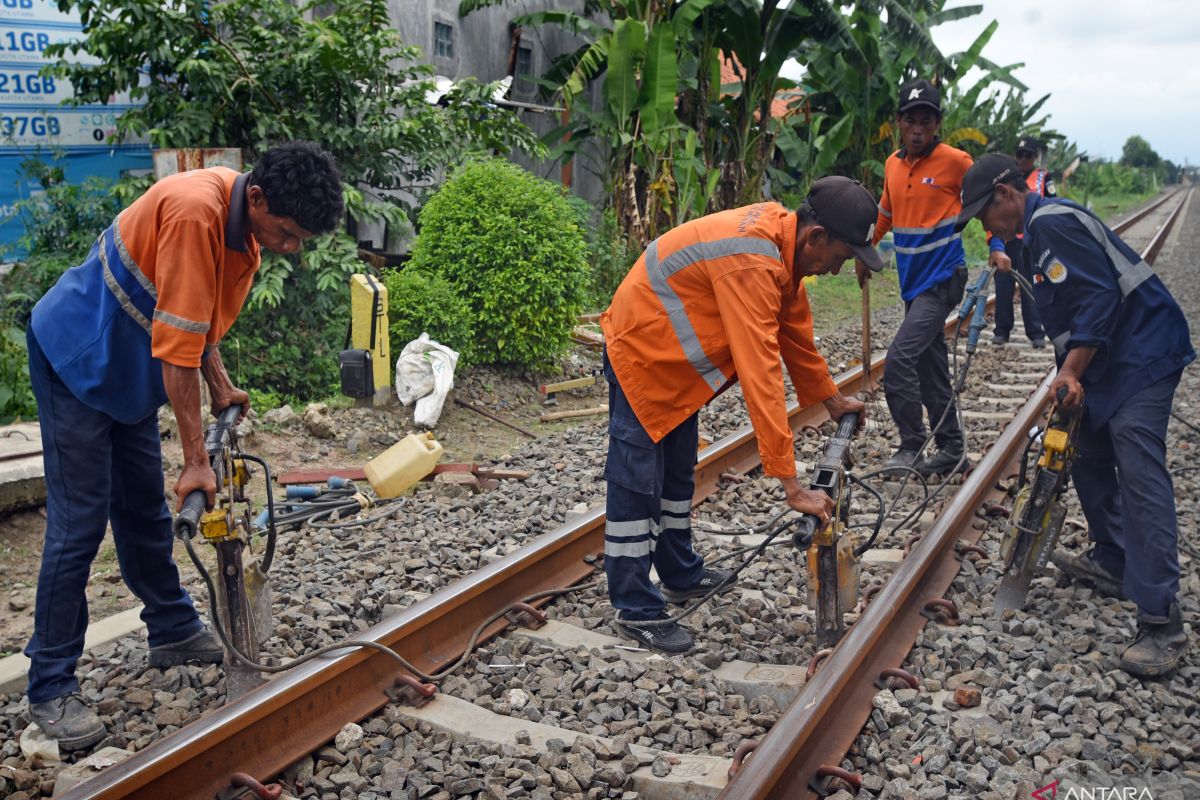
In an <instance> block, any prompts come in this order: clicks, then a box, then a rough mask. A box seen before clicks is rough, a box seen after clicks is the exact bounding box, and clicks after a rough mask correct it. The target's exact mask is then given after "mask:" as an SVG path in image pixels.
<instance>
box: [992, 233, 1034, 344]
mask: <svg viewBox="0 0 1200 800" xmlns="http://www.w3.org/2000/svg"><path fill="white" fill-rule="evenodd" d="M1022 247H1023V244H1022V242H1021V240H1020V239H1013V240H1012V241H1011V242H1009V243H1008V244H1006V245H1005V246H1004V249H1005V251H1006V252H1007V253H1008V257H1009V258H1010V259H1012V267H1013V269H1015V270H1016V271H1017V272H1019V273H1021V277H1023V278H1024V279H1025V280H1026V281H1027V282H1028V283H1029V285H1030V286H1032V285H1033V273H1032V272H1031V271H1030V269H1029V264H1027V263H1026V262H1025V259H1024V258H1023V257H1022V253H1021V250H1022ZM995 281H996V335H997V336H1005V337H1007V336H1008V335H1009V334H1011V333H1012V329H1013V323H1014V322H1015V320H1016V315H1015V313H1014V311H1013V293H1014V292H1015V291H1016V286H1017V279H1016V278H1014V277H1013V276H1012V274H1011V273H1008V272H1000V271H999V270H997V271H996V275H995ZM1021 322H1022V323H1023V324H1024V326H1025V335H1026V336H1028V337H1029V340H1030V341H1034V340H1037V339H1045V338H1046V332H1045V331H1044V330H1042V318H1041V316H1039V315H1038V310H1037V303H1035V302H1034V301H1033V298H1032V297H1030V296H1029V295H1028V294H1025V293H1024V291H1022V293H1021Z"/></svg>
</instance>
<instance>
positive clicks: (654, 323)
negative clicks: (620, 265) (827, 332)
mask: <svg viewBox="0 0 1200 800" xmlns="http://www.w3.org/2000/svg"><path fill="white" fill-rule="evenodd" d="M875 215H876V205H875V200H874V198H872V197H871V194H870V193H869V192H868V191H867V190H866V189H864V188H863V187H862V186H861V185H860V184H859V183H858V182H857V181H852V180H850V179H848V178H840V177H829V178H822V179H821V180H818V181H817V182H815V183H814V184H813V186H812V190H811V191H810V192H809V194H808V197H807V199H806V200H805V201H804V203H803V204H802V205H801V207H800V209H799V210H797V211H796V212H794V213H793V212H789V211H787V210H786V209H785V208H783V207H782V206H780V205H778V204H776V203H758V204H756V205H752V206H746V207H744V208H735V209H731V210H729V211H722V212H720V213H717V214H711V215H709V216H707V217H703V218H701V219H697V220H693V221H691V222H688V223H685V224H684V225H680V226H679V227H678V228H675V229H674V230H671V231H668V232H667V233H665V234H663V235H662V236H660V237H659V238H658V239H656V240H655V241H653V242H651V243H650V245H649V247H647V248H646V252H645V253H643V254H642V256H641V258H639V259H638V262H637V263H636V264H635V265H634V267H633V269H631V270H630V271H629V274H628V275H627V276H626V277H625V280H624V281H623V282H622V283H621V285H620V287H619V288H618V289H617V292H616V295H615V296H614V297H613V301H612V305H611V306H610V307H609V308H608V310H607V311H605V312H604V313H603V314H602V315H601V316H600V326H601V328H602V329H603V331H604V338H605V343H606V351H605V369H604V374H605V377H606V378H607V379H608V383H609V447H608V461H607V463H606V465H605V469H604V477H605V479H606V480H607V481H608V490H607V492H608V495H607V509H606V510H607V522H606V524H605V531H604V556H605V558H604V567H605V572H606V574H607V576H608V594H609V598H610V600H611V601H612V604H613V607H614V608H616V609H617V611H618V612H619V617H618V620H617V627H618V630H619V631H620V632H621V634H622V635H623V636H625V637H627V638H630V639H633V640H634V641H636V642H638V643H639V644H640V645H641V646H643V647H647V648H649V649H651V650H656V651H658V652H663V653H684V652H687V651H689V650H691V649H692V647H693V645H694V640H693V639H692V635H691V633H689V632H688V631H687V630H685V629H683V628H682V627H680V626H679V625H676V624H674V623H671V622H663V620H664V619H665V614H664V609H665V602H664V598H665V601H666V602H671V603H677V604H686V603H687V602H688V601H689V600H691V599H693V598H696V597H700V596H703V595H705V594H707V593H709V592H710V591H712V590H714V589H717V588H718V587H719V588H720V589H722V590H725V589H728V588H731V587H732V586H733V579H732V577H733V576H732V573H730V572H729V571H726V570H719V569H713V568H710V567H705V565H704V560H703V559H701V558H700V556H699V555H697V554H696V552H695V551H694V550H693V549H692V537H691V523H690V513H691V507H692V496H693V493H694V479H693V469H694V468H695V464H696V442H697V432H698V416H697V415H698V413H699V410H700V408H701V407H702V406H703V405H704V404H705V403H707V402H708V401H709V400H711V399H712V398H713V397H715V396H716V395H718V394H720V392H721V391H723V390H724V389H725V388H726V387H727V386H729V385H730V384H732V383H733V382H734V381H735V380H736V381H739V382H740V383H741V385H742V394H743V396H744V397H745V399H746V408H747V410H748V411H749V414H750V424H751V425H752V426H753V427H754V431H755V433H756V434H757V437H758V449H759V455H760V458H761V461H762V465H763V471H764V472H765V473H766V474H767V475H771V476H774V477H776V478H778V479H779V481H780V483H781V484H782V485H783V490H784V493H785V495H786V497H787V503H788V505H789V506H791V507H792V508H793V509H795V510H797V511H801V512H806V513H809V514H814V515H816V516H818V517H819V518H821V519H822V520H826V521H827V520H828V519H829V515H830V513H831V512H832V510H833V504H832V501H831V500H830V498H829V497H828V496H827V495H826V494H824V493H823V492H816V491H810V490H809V489H808V488H807V486H806V485H805V484H804V483H803V482H802V481H801V480H800V479H799V478H798V477H796V461H795V451H794V449H793V442H792V429H791V427H790V426H789V424H788V416H787V398H786V393H785V390H784V383H783V369H781V368H780V362H781V361H782V365H783V367H784V368H786V369H787V372H788V375H789V376H790V377H791V380H792V386H793V388H794V389H795V392H796V399H797V400H798V401H799V402H800V403H801V404H803V405H812V404H815V403H823V404H824V405H825V408H826V410H827V411H828V412H829V415H830V416H831V417H833V418H834V419H837V418H839V417H841V416H842V415H843V414H846V413H851V412H857V413H859V414H860V415H861V414H863V413H865V408H864V406H863V404H862V403H861V402H859V401H858V400H856V399H853V398H848V397H844V396H842V394H841V392H839V391H838V388H837V385H836V384H835V383H834V382H833V379H832V378H831V377H830V375H829V368H828V366H827V365H826V363H825V359H824V358H822V357H821V354H820V353H819V352H817V348H816V344H815V341H814V337H813V327H812V312H811V311H810V309H809V305H808V296H807V294H806V293H805V291H804V284H803V283H802V282H801V279H802V278H804V277H806V276H808V275H822V274H824V273H827V272H832V273H837V272H838V271H839V270H840V269H841V267H842V264H843V263H844V262H845V261H847V260H848V259H851V258H858V259H860V260H862V261H863V262H864V263H865V264H867V265H868V266H869V267H870V268H871V269H873V270H878V269H880V268H882V266H883V264H882V262H881V261H880V258H879V254H878V253H877V252H876V251H875V248H874V247H873V246H872V245H871V233H872V229H873V228H874V225H875ZM652 565H653V566H654V568H655V570H656V571H657V572H658V576H659V579H660V580H661V582H662V589H661V591H660V590H659V588H658V587H656V586H655V585H654V584H653V583H652V582H651V581H650V567H651V566H652ZM639 623H645V624H639Z"/></svg>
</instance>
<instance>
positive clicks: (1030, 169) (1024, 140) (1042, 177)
mask: <svg viewBox="0 0 1200 800" xmlns="http://www.w3.org/2000/svg"><path fill="white" fill-rule="evenodd" d="M1041 150H1042V143H1041V142H1039V141H1038V140H1037V139H1035V138H1033V137H1032V136H1022V137H1021V138H1020V139H1018V140H1017V147H1016V154H1017V166H1018V167H1019V168H1020V170H1021V174H1022V175H1024V176H1025V185H1026V186H1028V187H1029V191H1030V192H1032V193H1033V194H1038V195H1041V196H1042V197H1057V196H1058V192H1056V191H1055V190H1054V181H1052V180H1050V174H1049V173H1048V172H1046V170H1044V169H1042V168H1040V167H1039V166H1038V165H1037V160H1038V154H1039V153H1041ZM1004 250H1005V253H1006V254H1007V255H1008V256H1009V259H1010V261H1009V264H1004V262H1003V260H1000V261H999V262H998V264H997V269H996V277H995V281H996V330H995V333H994V335H993V336H992V344H998V345H1004V344H1008V336H1009V334H1010V333H1011V332H1012V329H1013V321H1014V318H1015V315H1014V314H1013V294H1015V290H1016V288H1017V279H1016V278H1014V277H1013V276H1012V273H1010V272H1009V265H1011V267H1012V268H1014V269H1016V270H1017V271H1018V272H1019V273H1020V274H1021V276H1022V277H1024V278H1025V280H1026V281H1032V280H1033V276H1032V275H1030V274H1029V273H1028V271H1027V270H1026V269H1025V259H1023V258H1021V235H1020V234H1018V235H1017V237H1016V238H1015V239H1012V240H1010V241H1008V242H1005V243H1004ZM1002 264H1003V266H1001V265H1002ZM1021 320H1022V322H1023V323H1024V324H1025V335H1026V336H1028V337H1029V343H1030V344H1032V345H1033V346H1034V347H1045V346H1046V334H1045V332H1044V331H1043V330H1042V320H1041V317H1039V316H1038V313H1037V305H1036V304H1035V303H1034V301H1033V299H1032V298H1031V297H1029V296H1027V295H1022V297H1021Z"/></svg>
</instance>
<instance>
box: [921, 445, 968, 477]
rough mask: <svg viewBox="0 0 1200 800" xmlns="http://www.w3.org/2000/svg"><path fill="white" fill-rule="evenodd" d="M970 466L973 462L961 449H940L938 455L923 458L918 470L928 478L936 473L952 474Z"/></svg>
mask: <svg viewBox="0 0 1200 800" xmlns="http://www.w3.org/2000/svg"><path fill="white" fill-rule="evenodd" d="M969 466H971V462H970V460H968V459H967V458H966V457H965V456H964V455H963V452H962V451H961V450H959V451H958V452H955V451H953V450H939V451H938V454H937V455H936V456H931V457H930V458H926V459H922V460H921V461H919V462H918V463H917V465H916V467H917V472H919V473H921V474H922V475H923V476H925V477H926V478H932V477H933V476H935V475H946V476H950V475H953V474H954V473H956V472H962V471H963V470H965V469H966V468H967V467H969Z"/></svg>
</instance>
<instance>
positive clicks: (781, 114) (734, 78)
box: [721, 56, 804, 119]
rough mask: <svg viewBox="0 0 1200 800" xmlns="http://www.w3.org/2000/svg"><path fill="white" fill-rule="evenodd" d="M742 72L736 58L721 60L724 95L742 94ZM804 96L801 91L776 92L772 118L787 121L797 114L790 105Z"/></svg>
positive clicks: (784, 90) (783, 90) (772, 101)
mask: <svg viewBox="0 0 1200 800" xmlns="http://www.w3.org/2000/svg"><path fill="white" fill-rule="evenodd" d="M735 65H736V66H735ZM741 72H742V65H741V64H740V63H739V62H738V60H737V58H736V57H735V56H728V57H722V58H721V88H722V94H723V95H736V94H739V93H740V92H741V85H742V78H741ZM733 87H737V88H736V89H734V90H733V91H726V89H731V88H733ZM803 96H804V93H803V92H802V91H800V90H799V89H781V90H780V91H778V92H776V93H775V97H774V99H773V100H771V117H772V118H774V119H785V118H787V117H789V116H791V115H792V114H795V113H796V111H797V109H795V108H788V103H790V102H792V101H794V100H795V99H796V98H798V97H803Z"/></svg>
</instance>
